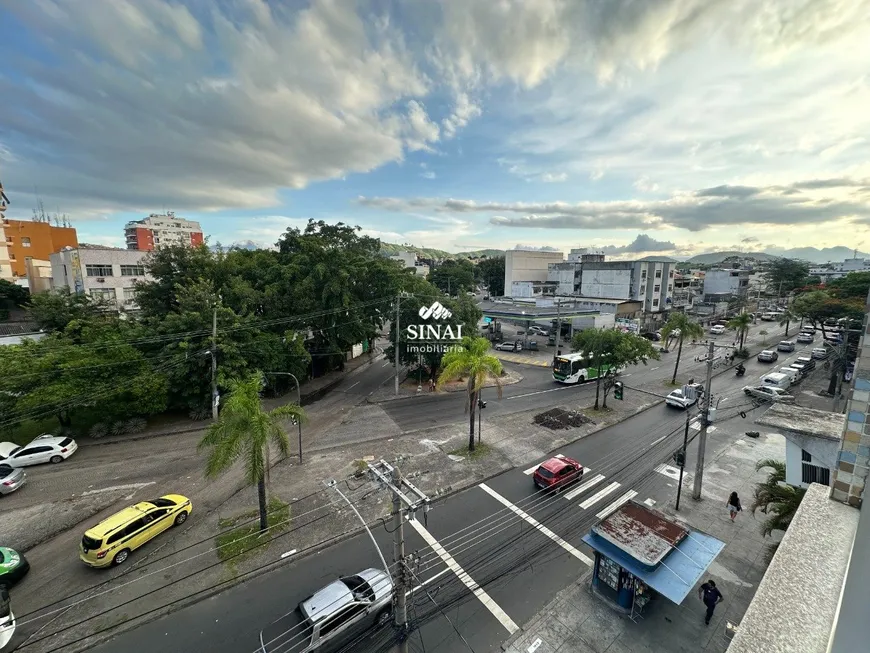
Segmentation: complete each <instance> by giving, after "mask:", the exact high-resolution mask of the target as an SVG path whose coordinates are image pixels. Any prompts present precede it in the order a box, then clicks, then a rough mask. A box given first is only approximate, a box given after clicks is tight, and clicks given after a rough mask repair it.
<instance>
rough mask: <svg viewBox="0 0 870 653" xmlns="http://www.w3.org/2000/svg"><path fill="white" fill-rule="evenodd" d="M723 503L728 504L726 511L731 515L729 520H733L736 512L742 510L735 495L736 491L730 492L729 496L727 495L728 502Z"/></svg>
mask: <svg viewBox="0 0 870 653" xmlns="http://www.w3.org/2000/svg"><path fill="white" fill-rule="evenodd" d="M725 505H726V506H728V513H729V514H730V515H731V521H734V518H735V517H736V516H737V513H738V512H740V511H741V510H743V506H741V505H740V497H738V496H737V493H736V492H732V493H731V496H730V497H728V503H726V504H725Z"/></svg>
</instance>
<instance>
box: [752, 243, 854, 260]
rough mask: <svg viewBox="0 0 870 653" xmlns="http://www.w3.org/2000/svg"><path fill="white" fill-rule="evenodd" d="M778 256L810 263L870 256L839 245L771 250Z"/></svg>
mask: <svg viewBox="0 0 870 653" xmlns="http://www.w3.org/2000/svg"><path fill="white" fill-rule="evenodd" d="M769 251H770V252H771V253H773V254H776V255H777V256H783V257H785V258H799V259H801V260H803V261H809V262H810V263H829V262H835V263H840V262H842V261H844V260H846V259H847V258H870V254H868V253H867V252H856V251H855V250H854V249H851V248H849V247H843V246H842V245H838V246H836V247H825V248H823V249H818V248H816V247H794V248H792V249H783V250H781V251H780V250H777V249H774V250H769Z"/></svg>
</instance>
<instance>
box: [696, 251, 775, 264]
mask: <svg viewBox="0 0 870 653" xmlns="http://www.w3.org/2000/svg"><path fill="white" fill-rule="evenodd" d="M732 256H739V257H741V258H753V259H755V260H756V261H772V260H774V259H777V258H779V257H778V256H774V255H773V254H765V253H764V252H737V251H728V252H710V253H709V254H698V255H697V256H693V257H692V258H690V259H686V263H697V264H699V265H715V264H716V263H721V262H722V261H724V260H725V259H726V258H730V257H732Z"/></svg>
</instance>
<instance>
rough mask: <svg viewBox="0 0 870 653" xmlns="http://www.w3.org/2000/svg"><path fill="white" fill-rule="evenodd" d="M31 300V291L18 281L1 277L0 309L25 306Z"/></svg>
mask: <svg viewBox="0 0 870 653" xmlns="http://www.w3.org/2000/svg"><path fill="white" fill-rule="evenodd" d="M29 300H30V291H29V290H28V289H27V288H24V287H23V286H19V285H18V284H17V283H12V282H11V281H7V280H6V279H0V309H2V308H12V307H13V306H19V307H20V306H25V305H26V304H27V303H28V301H29Z"/></svg>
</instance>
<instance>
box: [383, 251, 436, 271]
mask: <svg viewBox="0 0 870 653" xmlns="http://www.w3.org/2000/svg"><path fill="white" fill-rule="evenodd" d="M390 258H391V259H392V260H394V261H398V262H399V263H402V264H403V265H404V266H405V267H406V268H408V269H411V268H413V269H414V271H415V272H416V273H417V275H418V276H421V277H426V276H429V266H428V265H426V264H425V263H423V262H422V261H420V260H418V259H417V252H398V253H397V254H393V255H392V256H390Z"/></svg>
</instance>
